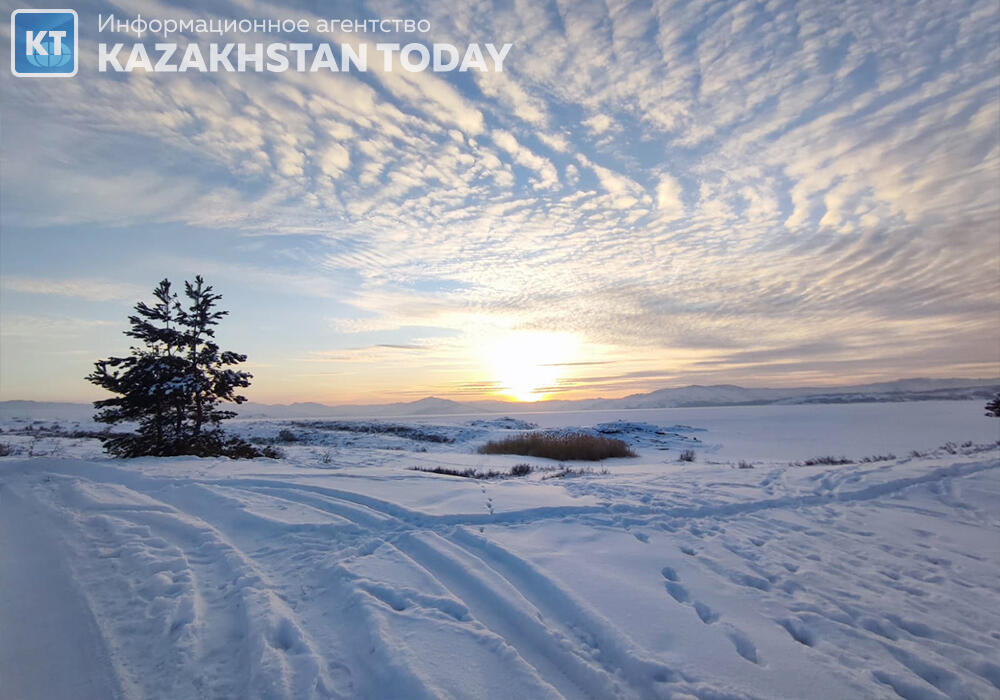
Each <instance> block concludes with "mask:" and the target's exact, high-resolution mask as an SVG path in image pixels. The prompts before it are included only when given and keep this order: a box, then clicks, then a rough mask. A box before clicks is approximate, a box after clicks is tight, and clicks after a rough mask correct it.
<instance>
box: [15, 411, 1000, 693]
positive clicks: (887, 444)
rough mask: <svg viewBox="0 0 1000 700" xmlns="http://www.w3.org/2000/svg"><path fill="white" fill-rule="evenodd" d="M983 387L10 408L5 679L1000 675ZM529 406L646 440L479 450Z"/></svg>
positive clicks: (424, 683) (995, 686)
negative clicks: (145, 410)
mask: <svg viewBox="0 0 1000 700" xmlns="http://www.w3.org/2000/svg"><path fill="white" fill-rule="evenodd" d="M981 403H982V402H980V401H950V402H920V403H908V404H886V403H879V404H851V405H768V406H743V407H712V408H696V409H676V408H675V409H655V410H619V411H601V412H594V411H590V412H573V413H545V414H542V413H539V414H532V415H526V414H519V416H518V418H516V419H510V420H506V419H503V418H501V417H499V416H467V415H453V416H452V415H449V416H421V417H417V418H410V419H404V418H400V417H398V416H393V417H392V418H391V420H372V421H355V422H347V424H344V422H341V424H340V425H335V424H333V423H332V422H330V421H322V422H318V421H302V422H299V423H298V424H295V425H293V424H292V422H291V421H282V420H276V419H241V420H237V421H232V425H231V428H232V429H233V430H234V431H235V432H238V433H240V434H242V435H244V436H245V437H247V438H253V439H257V440H258V441H274V440H275V439H276V438H277V436H278V434H279V432H280V431H281V430H284V429H288V430H292V431H293V433H295V434H296V437H297V440H296V441H295V442H289V443H279V444H278V446H279V447H280V448H281V449H282V450H283V451H284V452H285V457H284V458H283V459H281V460H265V459H260V460H252V461H231V460H225V459H197V458H162V459H157V458H144V459H137V460H127V461H123V460H113V459H109V458H107V457H106V456H104V455H103V454H101V452H100V448H99V444H98V443H97V442H96V441H95V440H92V439H88V438H85V437H65V436H63V433H62V432H60V431H58V430H57V431H51V430H50V431H48V432H45V433H43V432H39V431H31V432H28V431H26V430H25V428H26V424H25V423H24V422H14V421H13V420H7V421H5V422H4V423H3V427H4V430H5V433H4V434H3V435H0V442H2V443H5V444H10V445H12V446H13V447H14V449H15V452H19V453H18V454H14V455H13V456H10V457H5V458H0V525H2V529H0V546H2V548H0V557H2V559H0V564H2V566H0V697H17V698H24V699H25V700H31V699H32V698H57V697H60V698H61V697H74V698H78V697H79V698H88V697H94V698H97V697H102V698H105V697H106V698H115V697H127V698H164V699H166V698H203V697H204V698H215V697H227V698H229V697H234V698H235V697H239V698H261V699H263V698H268V699H270V698H275V699H278V698H354V697H386V698H401V697H405V698H442V697H455V698H465V697H484V698H507V697H510V698H514V697H517V698H527V697H530V698H536V697H538V698H546V697H551V698H558V697H566V698H578V697H580V698H582V697H601V698H605V697H607V698H613V697H621V698H654V697H664V698H667V697H698V698H758V697H760V698H801V697H810V698H846V697H851V698H883V697H897V696H898V697H903V698H909V699H916V698H987V697H996V696H997V694H998V693H1000V654H998V652H997V651H996V648H997V646H998V643H1000V605H998V603H1000V579H998V576H997V571H998V569H1000V547H998V544H1000V515H998V513H1000V509H998V505H1000V448H998V443H997V442H996V441H997V439H998V438H1000V421H998V420H996V419H990V418H986V417H984V416H983V415H982V406H981ZM46 420H47V422H46V424H45V426H46V427H51V421H52V420H57V421H58V420H59V419H58V417H55V418H53V417H47V419H46ZM79 420H80V417H79V416H76V415H70V416H66V417H65V418H64V419H63V421H62V423H63V428H64V429H65V430H71V429H72V421H79ZM523 421H530V423H531V424H526V423H524V422H523ZM532 424H536V425H537V427H534V425H532ZM531 429H538V430H585V431H592V432H595V433H599V434H606V435H610V436H612V437H618V438H620V439H624V440H625V441H626V442H629V444H630V445H632V446H633V447H635V449H636V450H637V451H638V453H639V457H637V458H632V459H617V460H607V461H605V462H602V463H599V464H596V465H594V464H586V463H571V464H568V465H566V466H569V467H573V468H579V467H584V466H587V467H591V468H592V469H593V471H590V472H587V473H583V474H579V475H574V476H567V477H565V478H551V477H552V476H553V475H555V474H556V471H555V469H556V468H557V467H559V466H560V465H558V464H556V463H554V462H551V461H550V460H543V459H534V458H526V457H517V456H505V455H480V454H478V453H477V452H476V448H477V446H478V445H480V444H482V443H483V442H485V441H486V440H489V439H495V438H496V437H498V436H502V435H504V434H510V433H511V432H519V431H523V430H531ZM430 435H433V436H445V437H447V438H448V440H449V441H445V442H437V441H435V440H434V439H430V440H429V439H428V436H430ZM683 449H694V450H695V453H696V460H695V462H693V463H688V462H682V461H680V460H679V459H678V455H679V453H680V451H681V450H683ZM914 451H916V452H914ZM824 456H833V457H841V456H844V457H846V458H847V459H849V460H851V462H850V463H848V464H841V465H831V464H826V465H824V464H817V465H814V466H797V465H796V463H798V462H801V461H804V460H807V459H809V458H816V457H824ZM863 458H869V460H870V461H867V462H863V461H862V459H863ZM741 460H742V461H744V462H748V463H749V464H750V466H752V468H739V462H740V461H741ZM525 462H528V463H531V464H533V465H534V466H536V467H538V469H537V470H536V471H535V472H533V473H532V474H531V475H529V476H527V477H521V478H507V479H498V480H476V479H467V478H461V477H453V476H447V475H437V474H428V473H425V472H420V471H414V469H413V468H414V467H422V468H432V467H436V466H442V467H448V468H455V469H465V468H470V467H471V468H477V469H483V470H487V469H497V470H507V469H509V468H510V467H511V466H513V465H515V464H519V463H525ZM744 466H746V465H744ZM604 470H606V473H604ZM53 668H58V669H60V672H58V673H52V672H51V669H53Z"/></svg>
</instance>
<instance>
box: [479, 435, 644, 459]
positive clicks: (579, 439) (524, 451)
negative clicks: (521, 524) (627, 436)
mask: <svg viewBox="0 0 1000 700" xmlns="http://www.w3.org/2000/svg"><path fill="white" fill-rule="evenodd" d="M479 452H480V453H482V454H488V455H524V456H526V457H543V458H547V459H557V460H559V461H570V460H586V461H590V462H596V461H598V460H601V459H607V458H609V457H635V456H636V455H635V452H633V451H632V449H631V448H630V447H629V446H628V445H627V444H626V443H625V442H624V441H622V440H615V439H613V438H606V437H599V436H596V435H588V434H587V433H521V434H519V435H513V436H511V437H508V438H504V439H503V440H491V441H490V442H487V443H486V444H485V445H483V446H482V447H480V448H479Z"/></svg>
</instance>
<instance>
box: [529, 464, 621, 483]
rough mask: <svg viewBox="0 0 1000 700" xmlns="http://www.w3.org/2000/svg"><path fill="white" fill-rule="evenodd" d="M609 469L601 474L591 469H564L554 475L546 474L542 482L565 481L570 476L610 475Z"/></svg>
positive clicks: (603, 470)
mask: <svg viewBox="0 0 1000 700" xmlns="http://www.w3.org/2000/svg"><path fill="white" fill-rule="evenodd" d="M610 473H611V472H609V471H608V470H607V469H602V470H601V471H599V472H595V471H594V470H593V469H591V468H590V467H581V468H580V469H572V468H570V467H563V468H562V469H559V470H557V471H555V472H553V473H552V474H546V475H545V476H543V477H542V481H545V480H547V479H565V478H566V477H568V476H584V475H585V474H610Z"/></svg>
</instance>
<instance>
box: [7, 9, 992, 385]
mask: <svg viewBox="0 0 1000 700" xmlns="http://www.w3.org/2000/svg"><path fill="white" fill-rule="evenodd" d="M16 7H23V5H10V4H7V5H5V12H4V16H5V17H7V18H9V16H10V15H9V13H10V10H12V9H14V8H16ZM73 7H74V8H75V9H76V10H77V12H78V13H79V16H80V42H81V49H80V56H81V65H80V69H79V73H78V75H77V76H75V77H74V78H69V79H48V80H39V79H32V78H17V77H14V76H12V75H11V73H10V71H9V70H7V69H6V68H5V69H3V70H2V71H0V74H2V75H0V166H2V170H0V178H2V179H0V399H3V400H9V399H33V400H71V401H85V400H93V399H96V398H100V397H101V396H102V394H101V392H100V390H98V389H97V388H96V387H93V386H91V385H90V384H88V383H87V382H86V381H85V380H84V379H83V377H84V376H85V375H86V374H87V373H88V372H89V371H90V369H91V367H92V365H93V362H94V361H95V360H97V359H100V358H103V357H107V356H109V355H114V354H122V353H125V352H127V351H128V345H129V343H128V339H127V338H126V337H125V336H123V335H122V331H123V330H124V329H125V328H126V326H127V323H126V317H127V315H128V314H129V313H130V311H131V308H132V306H134V304H135V303H136V302H137V301H139V300H143V299H147V300H148V299H149V298H150V292H151V290H152V288H153V287H154V286H155V285H156V283H157V282H158V281H159V280H160V279H162V278H164V277H167V278H169V279H171V280H172V281H174V282H175V283H180V282H181V281H182V280H184V279H192V278H193V277H194V276H195V275H196V274H201V275H203V276H204V277H205V278H206V279H207V281H208V282H209V283H211V284H213V285H214V286H215V288H216V291H218V292H220V293H221V294H222V295H223V303H222V306H223V308H226V309H228V310H229V312H230V316H229V317H228V318H227V319H226V320H225V321H224V323H223V325H222V326H221V327H220V331H219V339H220V341H221V344H222V346H223V348H224V349H231V350H235V351H238V352H243V353H246V354H247V355H248V356H249V360H248V362H247V368H248V369H249V370H250V371H251V372H253V374H254V375H255V380H254V385H253V386H252V387H251V389H250V390H249V392H248V396H249V397H250V399H251V400H254V401H262V402H269V403H287V402H293V401H319V402H324V403H380V402H388V401H407V400H414V399H418V398H421V397H424V396H428V395H435V396H440V397H447V398H452V399H456V400H463V399H481V398H491V397H492V398H507V399H515V400H539V399H545V398H584V397H594V396H607V397H615V396H623V395H627V394H631V393H636V392H642V391H649V390H653V389H657V388H662V387H665V386H681V385H687V384H718V383H735V384H740V385H744V386H813V385H824V386H825V385H836V384H853V383H862V382H868V381H882V380H891V379H896V378H902V377H917V376H931V377H995V376H1000V4H998V3H997V2H995V0H984V1H982V2H961V1H956V2H940V1H938V0H917V1H914V2H897V1H893V0H889V1H886V2H879V3H872V2H869V1H868V0H864V1H861V2H850V1H848V2H818V1H812V2H805V1H802V2H784V1H766V2H697V1H692V2H676V3H671V2H660V1H659V0H644V1H641V2H622V1H619V0H602V1H601V2H594V1H591V0H556V1H555V2H546V1H545V0H508V1H506V2H497V3H491V2H476V1H471V2H463V3H451V2H448V3H445V2H413V3H405V2H394V1H392V0H386V1H384V2H377V1H376V2H368V3H364V4H361V3H333V2H312V3H295V2H293V3H287V4H278V3H261V4H254V3H251V2H248V1H243V0H233V1H232V2H216V3H205V2H198V3H195V2H188V3H174V2H169V0H162V1H160V0H120V1H119V2H115V3H109V4H105V3H94V2H81V3H77V4H74V5H73ZM101 13H103V14H109V13H114V14H116V15H117V16H119V17H123V18H128V17H134V16H135V15H137V14H141V15H142V16H144V17H147V18H148V17H160V18H166V17H206V18H244V17H249V18H258V17H259V18H285V17H292V18H308V19H311V20H313V19H316V18H359V19H360V18H398V17H402V18H413V19H426V20H427V21H428V22H429V24H430V31H429V32H426V33H423V34H415V35H410V36H399V35H389V36H386V35H372V36H367V37H359V36H357V35H338V36H331V35H317V36H309V37H303V36H302V35H287V36H286V37H285V38H284V39H282V38H280V37H275V35H269V36H267V37H263V36H262V37H258V38H256V39H255V38H253V37H250V38H246V37H241V38H240V39H238V40H240V41H255V40H262V41H276V40H299V41H302V40H309V41H354V42H356V41H359V40H360V41H401V42H403V43H405V42H407V41H418V42H422V43H425V44H430V43H433V42H448V43H453V44H457V45H462V46H464V45H467V44H468V43H470V42H492V43H496V44H502V43H507V42H509V43H512V44H513V47H512V48H511V50H510V52H509V54H508V56H507V58H506V60H505V62H504V71H503V72H499V73H497V72H475V71H473V72H467V73H459V72H452V73H438V74H435V73H432V72H421V73H407V72H405V71H394V72H385V71H381V70H369V71H368V72H365V73H357V72H355V73H350V74H348V73H331V72H326V73H296V72H286V73H261V74H257V73H243V74H230V73H206V74H194V73H187V74H163V73H144V72H142V71H137V72H133V73H123V74H115V73H99V72H98V71H97V69H96V63H97V61H96V56H97V49H96V45H97V43H98V41H125V42H134V41H136V39H135V37H129V36H126V35H116V34H114V33H111V32H104V33H99V32H98V15H99V14H101ZM0 34H2V38H3V42H4V46H5V47H6V46H7V43H8V42H9V41H10V24H9V20H5V21H4V25H3V27H2V29H0ZM188 40H190V41H198V42H207V41H210V39H205V38H204V37H199V36H197V35H187V36H182V37H180V41H181V42H182V43H183V42H185V41H188ZM149 43H151V42H149ZM4 50H5V51H6V48H5V49H4ZM4 55H6V54H4Z"/></svg>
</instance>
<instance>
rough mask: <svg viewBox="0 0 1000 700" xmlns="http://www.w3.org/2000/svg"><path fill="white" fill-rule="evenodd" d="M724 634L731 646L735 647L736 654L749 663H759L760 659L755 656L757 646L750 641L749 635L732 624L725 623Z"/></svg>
mask: <svg viewBox="0 0 1000 700" xmlns="http://www.w3.org/2000/svg"><path fill="white" fill-rule="evenodd" d="M726 636H727V637H729V640H730V641H731V642H732V643H733V646H734V647H736V653H737V654H739V655H740V656H742V657H743V658H744V659H746V660H747V661H749V662H751V663H755V664H760V659H759V658H758V656H757V646H756V645H755V644H754V643H753V642H752V641H750V637H748V636H747V635H746V633H745V632H744V631H743V630H741V629H738V628H736V627H733V626H732V625H727V629H726Z"/></svg>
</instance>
